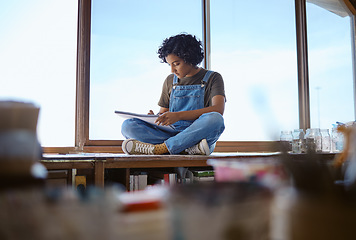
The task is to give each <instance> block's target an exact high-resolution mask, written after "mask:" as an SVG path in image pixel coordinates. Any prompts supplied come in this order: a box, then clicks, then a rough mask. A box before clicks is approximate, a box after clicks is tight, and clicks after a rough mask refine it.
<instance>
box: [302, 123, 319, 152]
mask: <svg viewBox="0 0 356 240" xmlns="http://www.w3.org/2000/svg"><path fill="white" fill-rule="evenodd" d="M305 146H306V151H307V152H321V150H322V147H321V146H322V145H321V133H320V129H319V128H309V129H307V132H306V134H305Z"/></svg>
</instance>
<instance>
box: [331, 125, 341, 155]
mask: <svg viewBox="0 0 356 240" xmlns="http://www.w3.org/2000/svg"><path fill="white" fill-rule="evenodd" d="M343 148H344V136H343V134H342V133H341V132H339V131H337V126H335V125H334V127H333V128H332V130H331V151H332V152H334V153H338V152H341V151H342V150H343Z"/></svg>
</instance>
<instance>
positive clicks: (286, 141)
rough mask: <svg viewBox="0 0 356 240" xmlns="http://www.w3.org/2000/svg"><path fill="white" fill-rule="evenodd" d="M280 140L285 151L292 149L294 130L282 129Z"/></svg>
mask: <svg viewBox="0 0 356 240" xmlns="http://www.w3.org/2000/svg"><path fill="white" fill-rule="evenodd" d="M280 141H281V144H282V148H283V149H282V150H283V151H291V150H292V141H293V135H292V131H281V135H280Z"/></svg>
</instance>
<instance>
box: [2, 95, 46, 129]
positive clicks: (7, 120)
mask: <svg viewBox="0 0 356 240" xmlns="http://www.w3.org/2000/svg"><path fill="white" fill-rule="evenodd" d="M39 110H40V109H39V107H38V106H36V105H35V104H33V103H26V102H15V101H0V131H10V130H29V131H31V132H34V133H36V129H37V120H38V114H39Z"/></svg>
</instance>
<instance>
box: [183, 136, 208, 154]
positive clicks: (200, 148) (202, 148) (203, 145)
mask: <svg viewBox="0 0 356 240" xmlns="http://www.w3.org/2000/svg"><path fill="white" fill-rule="evenodd" d="M184 151H185V152H187V153H188V154H189V155H209V154H210V149H209V145H208V142H207V141H206V139H203V140H201V141H200V142H199V143H198V144H196V145H194V146H193V147H190V148H187V149H185V150H184Z"/></svg>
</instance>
